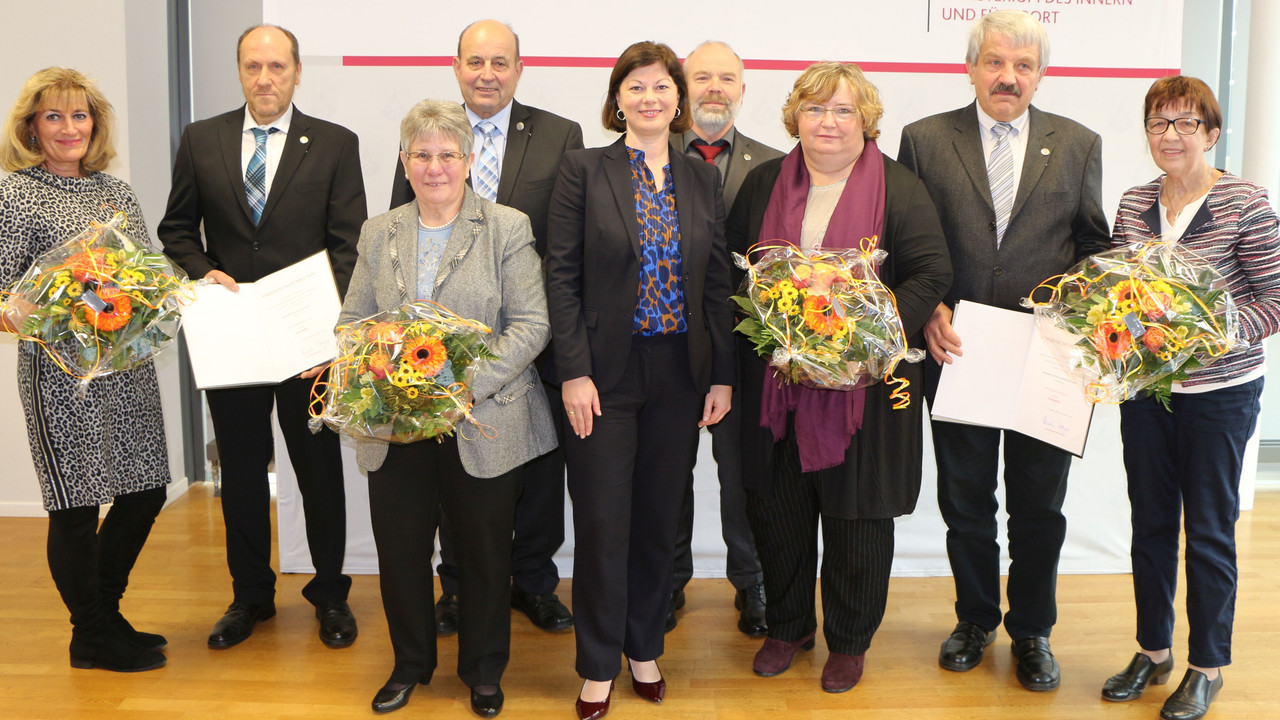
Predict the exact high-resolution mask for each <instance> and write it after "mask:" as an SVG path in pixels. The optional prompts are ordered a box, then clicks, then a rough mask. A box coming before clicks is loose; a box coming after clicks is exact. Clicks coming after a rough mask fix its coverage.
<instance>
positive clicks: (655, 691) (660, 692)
mask: <svg viewBox="0 0 1280 720" xmlns="http://www.w3.org/2000/svg"><path fill="white" fill-rule="evenodd" d="M630 663H631V660H630V659H629V658H628V660H627V664H628V665H629V664H630ZM653 666H654V667H658V663H656V662H655V663H654V664H653ZM658 674H659V675H661V674H662V669H661V668H659V669H658ZM631 689H632V690H634V691H635V693H636V694H637V695H639V696H640V697H642V698H644V699H645V700H648V701H649V702H651V703H660V702H662V698H664V697H666V695H667V679H666V678H664V677H659V678H658V680H657V682H640V681H639V680H637V679H636V674H635V670H634V669H633V670H632V672H631Z"/></svg>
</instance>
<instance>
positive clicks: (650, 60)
mask: <svg viewBox="0 0 1280 720" xmlns="http://www.w3.org/2000/svg"><path fill="white" fill-rule="evenodd" d="M650 65H661V66H662V67H663V68H664V69H666V71H667V74H669V75H670V76H671V80H672V81H674V82H675V84H676V90H677V91H679V94H680V103H679V104H678V105H676V107H677V108H678V109H679V112H677V113H676V117H675V119H674V120H672V121H671V126H670V129H671V132H673V133H682V132H684V131H685V130H688V129H689V128H690V127H692V126H693V121H692V120H690V119H689V86H688V83H686V82H685V79H684V67H683V66H681V65H680V58H678V57H676V54H675V51H673V50H672V49H671V48H669V47H667V46H666V45H663V44H662V43H655V42H650V41H648V40H645V41H644V42H638V43H636V44H634V45H632V46H631V47H629V48H627V49H626V50H623V51H622V54H621V55H619V56H618V62H616V63H614V66H613V72H612V73H611V74H610V75H609V94H608V95H607V96H605V99H604V110H603V111H601V113H600V120H601V122H603V123H604V129H605V130H612V131H614V132H626V131H627V123H626V121H624V120H619V119H618V90H619V89H620V88H621V87H622V81H623V80H626V79H627V76H628V75H630V74H631V73H633V72H635V71H636V70H639V69H640V68H643V67H649V66H650Z"/></svg>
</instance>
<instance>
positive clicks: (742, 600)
mask: <svg viewBox="0 0 1280 720" xmlns="http://www.w3.org/2000/svg"><path fill="white" fill-rule="evenodd" d="M733 606H734V607H735V608H737V609H738V629H739V630H741V631H742V632H744V633H746V634H747V635H750V636H751V637H764V636H765V635H768V634H769V626H768V625H767V624H766V623H765V619H764V606H765V599H764V585H758V584H757V585H752V586H751V587H745V588H742V589H741V590H739V591H738V594H737V596H736V597H734V599H733Z"/></svg>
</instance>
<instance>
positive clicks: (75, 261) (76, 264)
mask: <svg viewBox="0 0 1280 720" xmlns="http://www.w3.org/2000/svg"><path fill="white" fill-rule="evenodd" d="M114 265H115V255H113V254H111V253H110V252H109V251H108V250H107V249H106V248H94V249H92V250H86V251H84V252H82V253H77V254H75V255H72V256H71V257H70V258H69V259H68V260H67V267H68V268H69V269H70V270H71V274H72V275H74V276H75V278H76V280H79V281H80V282H87V281H89V280H98V281H102V280H109V279H110V278H111V273H112V271H113V270H114V267H113V266H114Z"/></svg>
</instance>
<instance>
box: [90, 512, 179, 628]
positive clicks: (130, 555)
mask: <svg viewBox="0 0 1280 720" xmlns="http://www.w3.org/2000/svg"><path fill="white" fill-rule="evenodd" d="M164 501H165V489H164V488H163V487H158V488H152V489H151V490H143V491H141V492H136V493H130V494H128V495H121V496H120V497H117V498H116V500H115V503H114V504H113V505H112V506H111V510H110V511H109V512H107V517H106V518H104V519H103V521H102V526H101V527H100V528H99V529H98V538H97V558H96V560H97V571H98V592H99V594H100V597H101V602H102V610H103V615H104V617H105V618H106V619H107V621H108V622H109V623H110V624H111V626H112V627H114V628H115V629H116V630H117V631H118V632H119V633H120V634H122V635H123V636H124V637H125V638H127V639H128V640H130V641H131V642H133V644H135V645H137V646H138V647H141V648H145V649H147V650H159V649H160V648H162V647H164V646H165V645H167V644H168V642H169V641H168V640H166V639H165V637H164V636H163V635H157V634H156V633H148V632H142V631H140V630H136V629H134V627H133V625H132V624H130V622H129V621H128V620H126V619H125V617H124V616H123V615H121V614H120V599H121V598H122V597H124V591H125V588H126V587H128V585H129V573H131V572H132V571H133V566H134V564H135V563H136V562H137V560H138V555H139V554H140V553H141V552H142V546H143V545H145V544H146V542H147V537H148V536H149V535H150V534H151V526H152V525H153V524H155V519H156V515H158V514H159V513H160V508H162V507H163V506H164Z"/></svg>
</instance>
